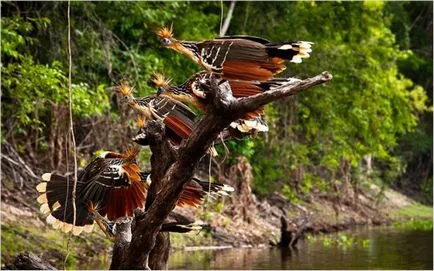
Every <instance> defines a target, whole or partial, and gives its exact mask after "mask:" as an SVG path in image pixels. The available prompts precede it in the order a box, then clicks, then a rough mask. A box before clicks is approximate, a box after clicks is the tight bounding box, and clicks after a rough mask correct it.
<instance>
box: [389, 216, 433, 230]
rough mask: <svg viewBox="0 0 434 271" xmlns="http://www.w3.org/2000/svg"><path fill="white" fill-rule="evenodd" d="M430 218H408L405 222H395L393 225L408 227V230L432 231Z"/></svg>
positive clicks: (400, 227) (402, 227)
mask: <svg viewBox="0 0 434 271" xmlns="http://www.w3.org/2000/svg"><path fill="white" fill-rule="evenodd" d="M432 225H433V222H432V220H419V219H414V218H412V219H410V220H408V221H405V222H395V223H393V226H394V227H396V228H398V229H409V230H422V231H432V229H433V226H432Z"/></svg>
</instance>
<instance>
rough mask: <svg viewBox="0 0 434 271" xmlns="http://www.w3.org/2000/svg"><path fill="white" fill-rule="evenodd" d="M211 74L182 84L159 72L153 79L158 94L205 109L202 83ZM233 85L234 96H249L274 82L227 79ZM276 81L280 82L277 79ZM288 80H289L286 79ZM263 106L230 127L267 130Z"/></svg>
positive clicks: (243, 129) (263, 89) (200, 74)
mask: <svg viewBox="0 0 434 271" xmlns="http://www.w3.org/2000/svg"><path fill="white" fill-rule="evenodd" d="M210 76H211V74H210V73H208V72H199V73H196V74H194V75H193V76H192V77H190V78H189V79H188V80H187V81H185V82H184V83H182V84H180V85H171V84H170V82H171V80H170V79H166V78H165V77H164V75H162V74H157V77H156V78H155V79H154V80H152V82H153V83H154V84H155V87H156V88H157V95H158V96H164V97H169V98H171V99H174V100H177V101H180V102H183V103H186V104H190V105H193V106H195V107H196V108H198V109H200V110H202V111H203V110H205V107H206V98H205V93H204V92H203V90H202V88H201V84H202V83H206V82H208V81H209V80H210ZM227 81H228V82H229V84H230V86H231V89H232V92H233V93H232V94H233V96H234V97H236V98H237V97H247V96H250V95H254V94H257V93H262V92H264V91H266V90H268V89H269V88H270V87H271V85H272V84H274V83H275V82H271V81H273V80H270V82H269V83H268V84H265V83H262V84H261V82H254V81H240V80H227ZM275 81H276V83H277V82H278V81H277V79H275ZM285 82H287V81H285ZM262 113H263V108H262V107H261V108H258V109H257V110H255V111H253V112H249V113H247V114H246V115H245V116H243V117H242V118H240V119H239V120H236V121H234V122H232V123H231V124H230V127H231V128H233V129H237V130H238V131H240V132H241V133H244V134H256V132H267V131H268V126H267V125H266V123H265V121H264V119H263V118H262Z"/></svg>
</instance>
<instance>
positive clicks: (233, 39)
mask: <svg viewBox="0 0 434 271" xmlns="http://www.w3.org/2000/svg"><path fill="white" fill-rule="evenodd" d="M156 34H157V36H158V37H159V38H160V39H161V41H162V44H163V46H165V47H167V48H170V49H172V50H175V51H177V52H179V53H182V54H184V55H186V56H188V57H189V58H191V59H192V60H193V61H195V62H196V63H198V64H199V65H201V66H202V67H203V68H204V69H205V70H207V71H209V72H215V73H219V74H221V75H222V77H223V78H225V79H239V80H259V81H263V80H270V79H272V78H273V75H274V74H277V73H279V72H282V71H283V70H284V69H285V68H286V66H285V64H284V63H283V62H284V61H285V60H289V61H290V62H293V63H301V62H302V59H303V58H308V57H309V56H310V55H309V53H311V52H312V49H311V45H312V44H313V43H312V42H307V41H294V42H292V41H290V42H278V43H271V42H270V41H268V40H266V39H263V38H259V37H253V36H242V35H240V36H227V37H219V38H216V39H213V40H206V41H183V40H177V39H175V38H174V37H173V31H172V27H170V28H167V27H163V28H160V29H159V30H157V32H156Z"/></svg>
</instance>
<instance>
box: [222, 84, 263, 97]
mask: <svg viewBox="0 0 434 271" xmlns="http://www.w3.org/2000/svg"><path fill="white" fill-rule="evenodd" d="M229 84H230V85H231V89H232V95H233V96H234V97H236V98H239V97H248V96H252V95H255V94H258V93H262V92H264V90H263V89H262V88H260V87H258V86H257V85H254V84H253V82H251V81H239V80H229Z"/></svg>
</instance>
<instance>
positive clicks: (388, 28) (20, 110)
mask: <svg viewBox="0 0 434 271" xmlns="http://www.w3.org/2000/svg"><path fill="white" fill-rule="evenodd" d="M424 5H426V4H421V3H418V4H415V5H410V4H408V3H404V2H403V3H392V2H390V3H389V2H345V1H343V2H312V1H309V2H304V1H301V2H237V4H236V7H235V11H234V16H233V18H232V21H231V24H230V28H229V32H228V34H249V35H257V36H262V37H265V38H268V39H270V40H272V41H284V40H310V41H313V42H314V43H315V44H314V45H313V52H312V54H311V57H310V58H309V59H304V61H303V63H302V64H293V63H287V66H288V68H287V70H286V71H284V72H283V73H282V74H280V75H279V76H282V77H287V76H296V77H299V78H305V77H307V76H311V75H315V74H318V73H320V72H322V71H324V70H328V71H330V72H331V73H332V74H333V76H334V79H333V80H332V81H331V82H330V83H328V84H327V85H326V86H323V87H318V88H316V89H314V90H312V91H309V92H306V93H303V94H301V95H298V96H297V97H292V98H286V99H283V100H281V101H279V102H276V103H273V104H272V105H267V106H266V118H267V121H268V123H269V126H270V132H269V133H268V134H267V136H265V137H264V136H257V137H256V138H254V139H244V140H240V141H230V142H226V146H227V148H228V149H229V151H230V156H229V157H228V159H227V160H226V161H228V163H233V161H234V158H235V157H236V156H240V155H241V156H245V157H247V158H249V159H250V161H251V164H252V165H253V167H252V168H253V174H254V188H253V189H254V191H255V192H256V193H258V194H260V195H266V194H267V193H268V192H269V191H273V190H275V189H280V188H282V189H283V193H284V194H285V195H286V196H287V197H288V198H290V199H292V200H295V199H296V198H298V197H300V195H298V194H297V193H296V191H298V192H299V193H301V194H308V193H310V192H311V191H320V192H328V190H329V187H330V180H336V179H339V178H341V177H340V174H341V170H342V164H343V162H347V161H348V162H349V164H350V169H349V174H350V175H351V178H352V180H355V181H357V180H359V179H360V180H361V179H363V178H364V177H365V176H364V171H363V170H362V169H360V167H361V164H362V159H363V157H364V156H366V155H370V156H372V158H373V161H374V163H373V166H374V169H373V170H374V173H373V175H372V176H374V177H375V178H376V179H378V180H381V181H382V182H385V183H392V182H393V181H394V180H396V179H397V178H399V176H402V175H403V174H405V173H407V172H408V170H411V169H412V168H413V167H412V166H411V165H409V161H412V160H414V159H415V157H420V156H418V155H419V154H420V153H422V154H423V155H429V153H430V152H431V149H432V126H431V125H432V124H430V122H428V121H425V122H424V123H425V125H419V126H417V125H418V120H419V118H420V117H421V116H425V115H426V114H432V109H431V108H428V106H427V104H429V103H430V99H431V96H432V95H431V94H430V95H426V93H427V92H426V91H427V90H426V89H425V90H424V89H423V88H422V87H421V86H432V59H431V58H427V57H424V55H423V54H422V53H420V52H419V51H417V50H412V49H413V46H410V45H413V44H417V45H418V46H419V47H421V48H423V49H424V50H427V49H429V48H430V47H429V46H430V45H431V40H430V38H429V37H428V38H427V35H426V33H425V32H424V31H423V30H424V29H422V27H420V26H419V24H415V25H412V21H411V20H413V18H415V16H417V15H418V14H419V13H418V11H419V10H424V8H425V7H426V6H424ZM225 6H226V4H225ZM4 7H5V9H4V11H5V12H4V13H3V14H2V15H3V17H2V19H1V26H2V27H1V34H2V36H3V39H2V44H1V45H2V48H1V54H2V67H1V70H2V79H3V80H2V105H3V106H2V125H3V128H4V129H3V130H9V129H10V130H12V131H13V135H11V134H9V136H14V135H27V134H29V132H31V131H38V132H43V133H44V135H43V136H44V138H43V139H41V140H39V139H38V142H39V144H40V146H41V147H44V148H47V132H48V130H49V128H51V126H50V125H51V120H52V118H53V117H54V116H53V114H54V115H55V114H56V112H55V110H54V107H61V108H64V109H66V108H67V106H68V90H67V89H68V88H67V74H68V53H67V45H68V43H67V42H68V41H67V34H66V29H67V21H66V20H65V11H66V8H67V3H66V2H50V3H41V2H37V3H35V4H33V5H29V6H27V5H24V4H23V5H17V7H18V9H23V11H25V12H22V13H18V12H16V7H15V5H9V4H8V3H5V6H4ZM431 7H432V4H431ZM71 10H72V17H71V26H72V39H71V43H72V58H73V67H72V76H73V86H72V87H73V113H74V117H75V120H78V119H89V117H92V116H101V115H102V114H103V113H108V114H106V116H107V118H109V119H110V120H111V121H112V123H120V122H121V121H125V119H124V118H123V117H122V116H120V114H119V107H118V104H117V102H116V99H113V98H114V97H113V96H114V93H113V91H110V92H108V91H105V90H104V89H105V88H106V87H108V86H112V85H113V84H115V83H116V82H117V81H118V80H120V79H129V80H130V81H132V82H133V84H134V85H135V87H136V95H137V96H142V95H145V94H149V93H153V92H154V91H155V90H154V89H153V88H152V86H151V84H149V78H150V77H151V74H152V72H154V71H158V72H163V73H164V74H165V75H167V76H170V77H173V79H174V83H181V82H183V81H184V80H186V79H187V78H188V77H189V76H191V75H192V73H194V72H196V71H199V70H200V68H199V67H198V66H197V65H196V64H195V63H193V62H192V61H191V60H190V59H188V58H187V57H185V56H183V55H180V54H178V53H175V52H173V51H171V50H167V49H164V48H162V47H161V46H160V41H159V40H158V38H157V37H156V35H155V34H154V32H155V30H156V29H157V28H158V27H161V26H169V25H171V24H172V23H173V25H174V35H175V37H177V38H181V39H187V40H202V39H208V38H213V37H216V36H217V33H218V30H219V24H220V3H219V2H114V3H111V2H73V3H71ZM23 14H26V16H25V17H24V16H23ZM425 17H429V16H425ZM425 17H424V18H425ZM412 26H414V27H412ZM427 78H431V84H429V80H428V83H427V82H426V79H427ZM410 79H411V80H410ZM415 83H417V84H419V85H421V86H419V85H417V84H415ZM428 93H430V92H428ZM430 116H432V115H430ZM424 119H428V120H431V119H430V118H424ZM430 129H431V132H429V131H430ZM2 140H4V136H3V135H2ZM398 146H399V147H398ZM118 147H119V146H113V149H116V148H118ZM217 147H218V149H219V153H224V147H223V146H217ZM401 147H405V148H401ZM99 148H101V147H99ZM92 151H94V150H92ZM147 159H149V153H145V154H143V155H142V156H141V161H146V160H147ZM425 160H427V161H428V160H429V159H425ZM414 168H415V167H414ZM297 172H303V174H300V176H298V177H295V176H296V175H297V174H296V173H297ZM428 175H429V174H428ZM369 177H371V176H369ZM365 179H367V178H365ZM428 179H429V178H428ZM431 180H432V179H431ZM371 181H372V180H371ZM422 183H423V184H424V185H422ZM425 183H426V184H425ZM419 186H421V187H423V189H424V190H425V191H426V192H427V193H430V190H429V180H423V181H422V182H421V184H420V185H419ZM431 191H432V189H431ZM431 193H432V192H431Z"/></svg>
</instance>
